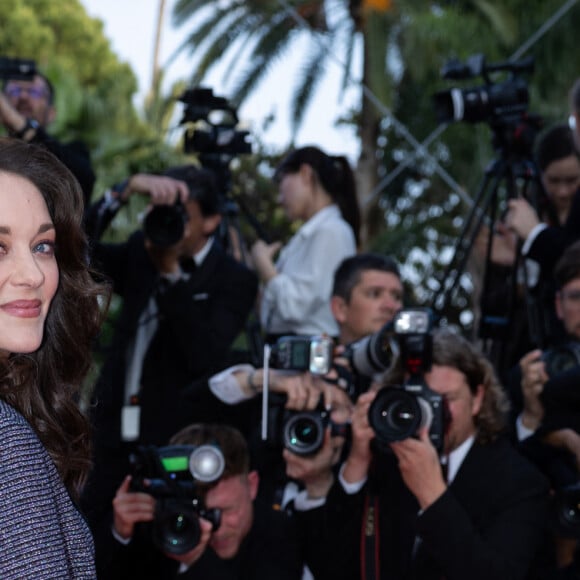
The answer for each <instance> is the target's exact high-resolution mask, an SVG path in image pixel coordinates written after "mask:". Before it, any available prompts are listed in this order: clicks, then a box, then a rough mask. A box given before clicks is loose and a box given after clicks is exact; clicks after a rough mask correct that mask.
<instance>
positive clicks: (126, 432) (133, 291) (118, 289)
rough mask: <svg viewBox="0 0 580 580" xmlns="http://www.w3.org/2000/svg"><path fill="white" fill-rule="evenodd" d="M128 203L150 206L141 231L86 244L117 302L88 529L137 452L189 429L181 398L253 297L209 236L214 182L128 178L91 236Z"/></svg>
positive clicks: (222, 351) (250, 277)
mask: <svg viewBox="0 0 580 580" xmlns="http://www.w3.org/2000/svg"><path fill="white" fill-rule="evenodd" d="M132 193H138V194H145V195H148V196H149V197H150V198H151V201H152V203H153V209H152V210H151V211H150V212H149V214H147V217H146V219H145V224H144V228H143V230H141V229H140V230H138V231H136V232H134V233H133V234H132V235H131V236H130V238H129V239H128V240H127V241H126V242H124V243H121V244H104V243H100V242H97V241H95V240H94V241H93V244H92V255H91V259H92V265H93V267H94V268H95V269H97V270H98V271H100V272H102V274H103V276H104V277H105V278H106V279H108V280H110V281H111V283H112V285H113V290H114V292H115V293H117V294H118V295H119V296H120V297H121V298H122V299H123V304H122V308H121V310H120V312H119V314H118V316H117V318H116V320H115V322H114V324H115V332H114V336H113V339H112V344H111V348H110V352H109V353H108V356H107V358H106V360H105V362H104V364H103V367H102V370H101V374H100V377H99V379H98V382H97V385H96V387H95V390H94V393H93V401H92V405H91V418H92V421H93V426H94V432H95V437H94V449H95V452H94V462H95V466H94V470H93V473H92V476H91V479H90V481H89V484H88V485H87V488H86V493H85V496H84V500H85V502H84V503H85V509H86V510H87V513H88V515H89V517H90V519H91V520H92V521H98V520H99V517H100V515H101V514H102V513H104V512H106V511H107V510H108V509H109V507H110V502H111V499H112V497H113V496H114V493H115V490H116V489H117V487H118V486H119V484H120V482H121V481H122V480H123V478H124V477H125V475H126V473H127V472H128V467H129V466H128V455H129V452H130V451H131V450H132V449H133V448H134V446H135V445H136V444H139V443H140V444H155V445H161V444H164V443H166V442H167V441H168V439H169V437H170V436H171V434H172V433H174V432H175V430H176V429H178V428H179V427H181V426H184V425H187V424H189V423H191V422H192V420H193V418H194V417H195V415H194V411H195V409H192V408H191V407H190V406H188V405H187V404H186V403H184V397H185V394H184V392H185V390H186V388H187V387H188V385H190V384H191V382H192V381H195V380H196V379H201V378H202V377H204V375H206V374H211V373H212V372H215V370H217V369H219V368H221V367H222V365H224V364H225V363H226V361H227V356H228V353H229V351H230V348H231V345H232V343H233V341H234V339H235V338H236V337H237V335H238V334H239V333H240V332H241V331H242V329H243V327H244V324H245V321H246V318H247V316H248V313H249V312H250V310H251V308H252V306H253V304H254V300H255V297H256V292H257V279H256V277H255V275H254V274H253V273H252V272H251V271H249V270H248V269H247V268H246V267H245V266H243V265H242V264H240V263H239V262H237V261H235V260H234V259H233V258H231V257H230V256H229V255H227V254H226V253H225V252H224V251H223V250H222V248H221V247H220V245H219V242H218V240H217V239H216V238H215V237H214V235H213V234H214V232H215V230H216V228H217V227H218V225H219V223H220V221H221V215H220V209H221V208H220V203H219V196H218V191H217V188H216V185H215V180H214V177H213V174H212V173H211V172H209V171H208V170H203V169H198V168H196V167H194V166H191V165H187V166H182V167H175V168H171V169H170V170H168V171H166V172H165V174H164V175H162V176H154V175H144V174H138V175H134V176H132V177H131V179H130V180H129V181H128V182H127V183H125V184H124V185H123V186H122V187H120V188H117V191H113V192H109V194H108V195H107V196H105V198H104V199H103V201H102V202H101V204H97V207H96V215H97V216H100V218H99V220H97V222H95V223H98V224H99V225H97V226H96V227H95V229H93V230H91V229H90V228H89V231H92V233H93V235H95V234H96V235H98V233H99V231H100V228H102V225H103V223H105V224H106V223H107V222H108V221H109V220H110V217H111V214H112V213H114V211H115V208H116V207H117V208H118V207H120V205H121V204H122V202H123V200H124V199H126V197H127V196H128V195H130V194H132ZM176 200H179V203H177V204H176V203H175V202H176ZM103 216H104V217H103ZM152 216H155V220H154V221H151V220H150V218H151V217H152ZM103 220H104V221H103ZM172 237H173V239H171V238H172Z"/></svg>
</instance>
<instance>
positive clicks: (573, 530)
mask: <svg viewBox="0 0 580 580" xmlns="http://www.w3.org/2000/svg"><path fill="white" fill-rule="evenodd" d="M551 508H552V513H551V514H550V515H551V519H552V522H553V525H554V527H555V528H556V530H557V531H558V533H559V534H560V535H562V536H564V537H572V538H580V483H574V484H571V485H567V486H564V487H561V488H557V489H556V491H555V493H554V495H553V498H552V504H551Z"/></svg>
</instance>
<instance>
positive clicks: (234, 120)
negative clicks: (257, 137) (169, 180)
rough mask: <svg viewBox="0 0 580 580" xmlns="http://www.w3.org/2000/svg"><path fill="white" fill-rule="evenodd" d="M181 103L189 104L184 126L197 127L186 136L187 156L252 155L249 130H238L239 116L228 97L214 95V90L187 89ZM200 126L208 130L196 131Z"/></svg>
mask: <svg viewBox="0 0 580 580" xmlns="http://www.w3.org/2000/svg"><path fill="white" fill-rule="evenodd" d="M179 100H180V101H181V102H182V103H185V109H184V112H183V118H182V120H181V124H185V123H189V124H193V126H192V127H191V128H188V129H187V130H186V132H185V136H184V150H185V152H186V153H201V154H206V155H223V156H226V157H233V156H235V155H240V154H244V153H251V152H252V145H251V143H249V142H248V141H247V140H246V139H247V137H248V135H249V134H250V133H249V131H242V130H239V129H237V128H236V127H237V125H238V123H239V120H238V114H237V112H236V109H235V108H234V107H233V106H232V105H231V104H230V103H228V101H227V100H226V99H225V98H224V97H218V96H216V95H214V93H213V90H212V89H210V88H204V87H199V88H194V89H188V90H186V91H185V92H184V93H183V95H181V97H180V98H179ZM200 123H203V125H205V128H199V127H197V128H196V126H195V125H199V124H200Z"/></svg>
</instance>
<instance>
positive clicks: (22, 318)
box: [0, 172, 59, 356]
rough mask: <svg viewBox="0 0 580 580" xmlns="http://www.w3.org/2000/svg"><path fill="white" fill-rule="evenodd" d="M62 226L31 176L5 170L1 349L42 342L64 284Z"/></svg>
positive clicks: (0, 187) (30, 347)
mask: <svg viewBox="0 0 580 580" xmlns="http://www.w3.org/2000/svg"><path fill="white" fill-rule="evenodd" d="M55 237H56V232H55V229H54V225H53V223H52V219H51V217H50V215H49V213H48V208H47V207H46V203H45V201H44V199H43V197H42V194H41V193H40V191H38V189H37V188H36V186H34V185H33V184H32V183H31V182H30V181H28V180H27V179H25V178H23V177H20V176H19V175H15V174H12V173H6V172H0V355H1V356H7V355H8V354H10V353H29V352H33V351H35V350H37V349H38V348H39V346H40V344H41V342H42V336H43V332H44V322H45V320H46V315H47V313H48V309H49V307H50V303H51V301H52V299H53V297H54V294H55V292H56V289H57V286H58V278H59V271H58V265H57V262H56V257H55V253H54V247H55Z"/></svg>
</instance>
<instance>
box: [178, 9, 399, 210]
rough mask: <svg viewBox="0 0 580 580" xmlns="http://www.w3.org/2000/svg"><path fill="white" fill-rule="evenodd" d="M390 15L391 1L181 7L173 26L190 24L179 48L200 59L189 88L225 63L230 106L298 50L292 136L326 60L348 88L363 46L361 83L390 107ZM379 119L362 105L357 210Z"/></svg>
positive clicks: (370, 174) (373, 169)
mask: <svg viewBox="0 0 580 580" xmlns="http://www.w3.org/2000/svg"><path fill="white" fill-rule="evenodd" d="M391 8H392V6H391V0H348V1H345V0H330V1H328V0H327V1H326V2H325V1H324V0H308V1H307V0H292V1H286V0H229V1H226V2H219V3H217V2H214V1H213V0H178V2H177V3H176V5H175V7H174V12H173V19H174V22H175V24H177V25H180V26H181V25H184V24H185V23H188V22H190V21H195V28H194V29H193V31H192V33H191V34H190V35H189V37H188V38H187V41H186V43H185V45H184V48H188V49H189V50H190V51H191V52H192V53H195V54H197V55H200V56H199V60H198V61H197V63H196V70H195V72H194V74H193V75H192V79H191V81H192V84H194V85H196V84H198V83H200V82H201V81H202V80H203V79H204V78H205V76H206V75H207V73H208V71H209V70H210V69H211V67H212V66H213V65H214V64H215V63H216V62H217V61H219V60H220V59H222V58H224V57H228V58H229V59H230V60H229V65H228V69H227V74H228V75H234V74H236V78H235V82H234V91H233V93H234V97H233V100H234V101H235V102H236V103H237V104H239V103H241V102H242V101H243V100H244V99H245V98H246V97H247V96H248V95H249V94H250V93H251V92H252V91H254V90H256V89H257V87H258V86H259V85H260V82H261V81H262V80H263V79H264V78H265V77H266V75H267V73H268V72H269V71H270V69H271V68H272V67H274V66H277V65H278V64H279V63H280V62H281V61H282V59H283V57H284V56H285V55H288V54H289V53H290V51H295V50H297V49H298V47H299V50H300V52H301V54H302V63H301V67H300V71H301V72H300V77H299V79H298V81H297V82H295V83H294V84H295V87H296V88H295V89H294V93H293V100H292V105H291V106H292V123H293V126H292V129H293V134H294V135H295V133H296V131H297V129H298V127H299V126H300V123H301V121H302V120H303V118H304V115H305V112H306V109H307V106H308V104H309V103H310V101H311V99H312V97H313V95H314V93H315V90H316V89H317V87H318V85H319V84H320V82H321V80H322V79H323V77H324V74H323V73H324V71H325V68H326V67H327V65H328V63H329V62H330V60H331V59H337V58H339V60H340V61H341V64H342V66H343V71H344V72H343V81H342V86H343V88H346V87H347V85H348V84H349V83H350V82H352V77H353V57H354V54H355V48H356V45H357V42H359V41H360V40H363V47H362V48H363V52H364V56H363V61H364V64H363V69H362V79H361V81H362V83H363V85H364V86H366V87H367V90H368V91H370V92H373V95H375V96H376V99H377V100H379V101H380V100H383V102H388V101H389V100H390V96H391V83H390V82H385V66H384V63H385V55H386V54H387V44H388V42H389V34H388V31H389V29H390V28H391V24H392V20H393V17H392V16H391V15H390V12H391ZM336 55H340V56H339V57H337V56H336ZM380 117H381V112H380V111H379V110H378V109H377V108H376V106H374V104H373V103H372V102H371V101H369V99H368V98H362V100H361V106H360V111H359V112H358V119H357V124H358V127H359V128H360V140H361V154H360V158H359V161H358V167H357V180H358V186H359V187H358V189H359V196H360V200H361V203H362V202H364V200H365V199H366V198H367V197H368V195H369V193H370V192H371V191H372V189H373V187H374V185H375V184H376V175H377V166H378V163H379V160H378V158H377V156H376V155H375V150H376V138H377V135H378V122H379V119H380Z"/></svg>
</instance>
